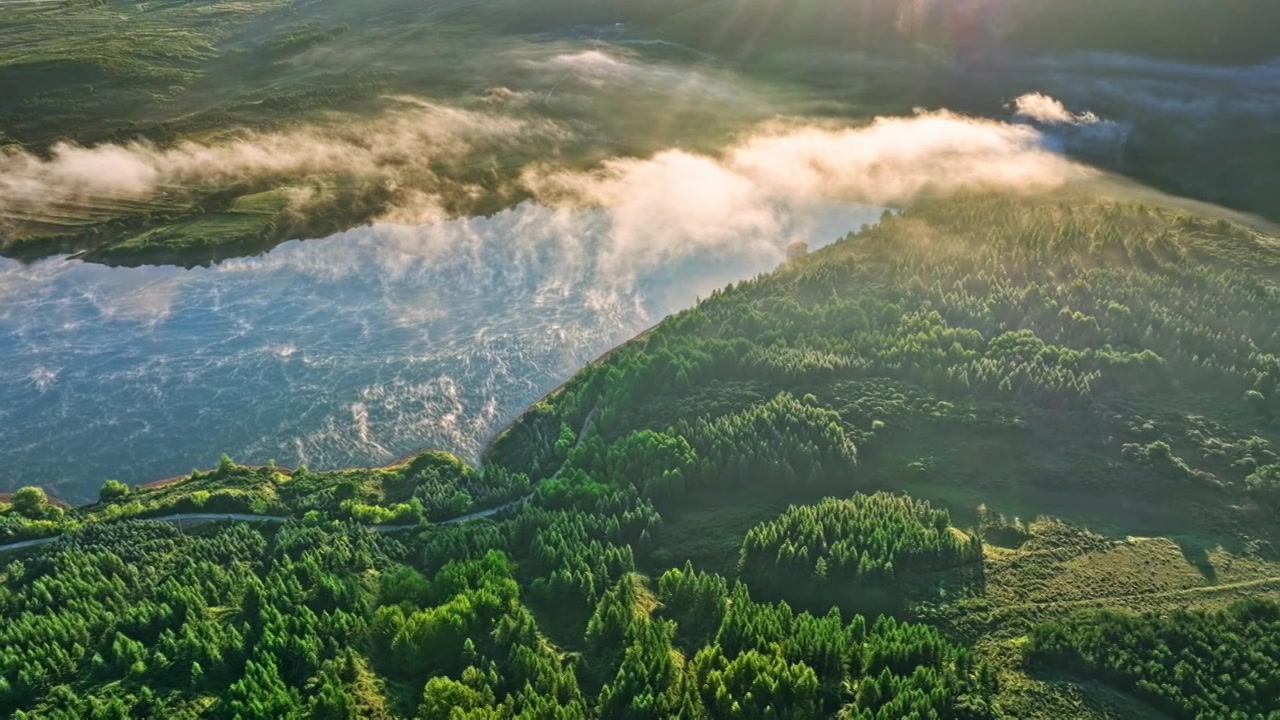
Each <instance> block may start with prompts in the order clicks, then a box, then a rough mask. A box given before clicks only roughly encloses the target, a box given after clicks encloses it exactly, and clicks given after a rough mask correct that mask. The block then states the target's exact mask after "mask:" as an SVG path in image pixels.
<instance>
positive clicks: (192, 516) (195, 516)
mask: <svg viewBox="0 0 1280 720" xmlns="http://www.w3.org/2000/svg"><path fill="white" fill-rule="evenodd" d="M599 409H600V408H599V406H596V407H593V408H591V412H590V413H587V417H586V419H585V420H583V421H582V428H581V429H580V430H579V431H578V437H577V441H576V442H574V445H573V447H574V448H577V447H578V446H579V445H581V444H582V440H583V438H585V437H586V435H587V431H588V430H589V429H590V428H591V426H592V423H594V422H595V418H596V413H597V411H598V410H599ZM401 462H403V461H402V460H398V461H396V463H393V464H392V465H390V466H388V467H393V466H394V465H395V464H398V463H401ZM568 464H569V460H568V458H565V461H564V462H563V463H561V464H560V467H559V468H557V469H556V471H555V473H553V474H552V475H551V477H553V478H555V477H559V476H560V473H562V472H564V469H565V466H566V465H568ZM159 482H161V483H163V482H167V481H159ZM535 492H536V490H535ZM532 497H533V492H530V493H529V494H528V495H523V496H521V497H518V498H516V499H515V500H512V501H510V502H506V503H503V504H501V505H498V506H497V507H491V508H487V509H485V510H477V511H475V512H470V513H467V514H465V515H459V516H457V517H452V518H449V519H448V520H440V521H437V522H433V523H431V525H457V524H459V523H464V522H470V521H472V520H480V519H482V518H487V517H493V516H494V515H497V514H498V513H500V512H502V511H503V510H508V509H511V508H513V507H517V506H519V505H521V504H523V503H525V502H527V501H528V500H529V498H532ZM125 519H136V520H149V521H151V522H163V523H173V524H175V525H182V524H184V523H202V522H217V521H226V522H249V523H283V522H286V521H288V520H293V519H296V518H293V517H292V516H289V515H251V514H248V513H177V514H174V515H162V516H160V517H149V518H122V520H125ZM364 527H365V528H366V529H367V530H369V531H371V532H377V533H393V532H404V531H406V530H413V529H415V528H418V527H422V526H420V525H416V524H414V525H365V526H364ZM62 536H63V533H60V534H58V535H53V536H50V537H44V538H36V539H34V540H22V541H19V542H14V543H9V544H7V545H0V553H5V552H12V551H14V550H23V549H26V548H33V547H39V546H41V545H48V544H49V543H52V542H54V541H56V540H58V539H59V538H61V537H62Z"/></svg>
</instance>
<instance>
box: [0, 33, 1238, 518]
mask: <svg viewBox="0 0 1280 720" xmlns="http://www.w3.org/2000/svg"><path fill="white" fill-rule="evenodd" d="M341 47H343V48H346V47H348V46H347V45H344V46H341ZM350 47H351V48H352V50H353V52H355V51H356V50H358V48H357V47H356V46H355V45H350ZM337 49H338V48H337V46H320V47H316V48H313V49H310V50H307V51H306V52H304V53H303V54H302V55H301V56H299V60H298V61H299V62H301V61H302V60H307V61H308V62H309V61H315V62H316V63H317V64H318V65H319V66H325V67H327V66H329V65H331V64H332V63H335V62H338V61H339V60H340V59H341V58H340V57H339V56H340V55H341V56H342V57H346V58H347V60H348V61H349V62H356V61H358V60H359V55H358V54H356V55H343V54H341V53H338V52H337ZM463 49H465V48H464V47H463V46H462V45H456V46H449V47H447V48H445V49H444V50H443V52H446V54H449V53H452V54H449V55H448V56H449V57H454V55H458V56H459V57H461V56H463V55H466V58H467V59H466V60H465V62H462V61H460V63H461V64H459V65H458V66H457V67H456V68H451V69H452V70H454V72H452V73H450V74H448V77H447V78H445V73H444V70H442V69H441V68H440V67H426V66H424V67H423V68H422V71H421V73H419V74H418V75H415V76H414V77H415V79H416V80H415V82H408V81H406V82H404V83H402V84H403V85H404V86H403V87H399V86H398V87H396V88H394V90H395V91H394V92H384V93H382V94H380V95H379V96H378V98H377V100H376V102H373V103H371V105H370V106H369V107H364V108H362V109H361V111H360V112H358V113H355V112H348V111H345V110H344V111H336V110H335V111H329V112H324V113H318V114H314V113H313V114H300V115H299V116H298V117H297V118H289V119H288V120H287V121H282V122H272V123H268V124H265V125H263V126H256V127H231V128H222V129H220V130H219V131H217V132H208V133H201V134H197V135H192V136H189V137H184V138H179V139H176V140H171V141H165V142H160V141H144V140H133V141H128V140H126V141H119V142H99V143H91V144H86V145H80V144H76V143H73V142H70V141H63V142H61V143H59V144H54V145H50V146H49V147H45V148H15V147H9V148H8V149H5V150H0V239H3V238H2V236H3V234H4V232H5V228H6V226H5V223H6V222H7V223H10V224H11V226H12V224H14V223H23V222H31V221H32V219H33V218H35V219H43V221H45V222H62V221H64V219H65V217H67V216H70V215H75V214H77V213H79V214H82V215H83V214H93V213H99V214H105V215H109V214H110V213H111V212H113V208H114V204H116V203H126V204H127V203H140V204H146V203H151V202H154V203H158V204H161V203H166V202H169V201H171V200H173V199H174V198H181V197H190V198H195V199H199V198H200V197H201V196H202V194H209V193H217V192H220V191H227V192H231V193H232V194H234V193H248V192H258V191H261V190H269V189H285V190H287V191H288V193H289V196H290V197H291V198H292V202H293V208H292V209H293V212H296V213H301V214H322V213H329V212H333V209H332V208H333V206H334V203H332V202H331V198H332V197H333V196H334V195H335V194H336V193H339V192H341V191H342V188H344V187H350V186H358V187H376V188H378V189H379V190H380V192H377V193H372V194H370V195H369V196H370V197H373V198H376V199H377V202H378V205H377V206H375V207H367V208H364V211H363V212H361V213H356V214H353V215H351V216H350V217H335V219H334V222H333V223H332V224H333V228H332V229H333V230H335V231H337V232H333V233H329V232H325V233H323V234H324V235H328V237H322V238H319V239H305V238H299V239H297V240H296V241H292V242H284V243H283V244H282V245H280V246H279V247H277V248H275V249H274V250H272V251H270V252H267V253H265V254H262V255H260V256H256V257H243V258H238V259H230V260H225V261H223V262H221V263H220V264H218V265H214V266H211V267H199V268H194V269H192V270H183V269H179V268H175V267H142V268H128V269H126V268H107V267H103V266H97V265H93V264H87V263H82V262H78V261H67V260H65V259H64V258H51V259H48V260H45V261H41V262H35V263H31V264H20V263H17V262H13V261H7V260H0V489H9V488H12V487H14V486H17V485H19V484H28V483H41V484H46V485H48V486H50V487H51V488H52V489H54V490H55V491H56V492H58V493H59V494H60V495H63V496H64V497H67V498H69V499H73V500H75V499H86V498H88V497H91V495H92V493H93V492H94V491H95V490H96V488H97V486H98V484H99V483H100V482H101V481H102V480H103V479H104V478H106V477H119V478H121V479H124V480H128V481H133V482H137V481H145V480H150V479H153V478H156V477H162V476H166V475H172V474H175V473H180V472H184V471H186V470H188V469H190V467H191V466H192V465H210V464H213V463H214V462H216V460H217V456H218V454H220V453H222V452H228V453H230V454H231V455H233V456H234V457H236V458H237V459H241V460H244V461H253V462H257V461H265V460H267V459H272V458H274V459H276V460H278V461H279V462H281V463H282V464H286V465H292V464H296V463H306V464H308V465H310V466H312V467H338V466H346V465H357V464H368V463H377V462H383V461H387V460H390V459H392V458H393V457H395V456H397V455H400V454H403V453H407V452H410V451H414V450H418V449H422V448H426V447H443V448H446V449H450V450H453V451H455V452H457V453H459V454H461V455H464V456H467V457H470V458H475V457H476V456H477V454H478V453H479V451H480V449H481V447H483V444H484V442H485V441H486V440H487V439H488V438H489V437H491V435H492V434H493V433H494V432H496V431H497V430H498V429H500V427H501V426H502V425H503V424H504V423H505V422H507V421H508V420H510V419H511V418H512V417H514V415H515V414H516V413H518V412H519V411H520V410H522V409H523V408H524V407H525V406H527V404H528V403H530V402H532V401H534V400H536V399H537V398H538V397H539V396H540V395H542V394H543V393H544V392H546V391H547V390H549V389H550V388H552V387H554V386H555V385H556V384H558V383H559V382H561V381H563V380H564V379H565V378H566V377H568V376H569V375H570V374H571V373H572V372H574V371H575V370H576V369H578V368H579V367H581V365H582V364H583V363H584V362H586V361H588V360H590V359H591V358H593V357H595V356H596V355H598V354H599V353H601V352H603V351H604V350H606V349H608V348H609V347H612V346H613V345H616V344H617V343H619V342H622V341H624V340H626V339H627V338H629V337H631V336H633V335H634V334H635V333H636V332H638V331H640V330H642V329H643V328H645V327H647V326H648V325H651V324H652V323H654V322H657V321H658V320H660V319H661V318H662V317H663V316H664V315H665V314H667V313H669V312H673V311H676V310H679V309H681V308H683V307H687V306H689V305H690V304H691V303H692V302H694V301H695V299H696V298H697V297H699V296H705V295H706V294H708V293H709V292H711V291H712V290H713V289H715V288H717V287H721V286H723V285H724V284H725V283H727V282H731V281H735V280H739V279H742V278H744V277H750V276H752V275H755V274H757V273H759V272H762V271H767V270H769V269H772V268H774V267H776V266H777V264H778V263H779V262H780V260H781V259H782V257H783V255H784V252H785V251H784V248H785V246H786V245H787V243H788V242H790V241H791V240H797V239H799V240H804V241H806V242H808V243H810V245H812V246H821V245H823V244H825V243H828V242H831V241H833V240H835V239H836V238H839V237H841V236H843V235H845V234H846V233H847V232H849V231H850V230H853V229H856V228H857V227H859V226H860V225H862V224H864V223H870V222H874V221H875V218H877V217H879V216H880V214H881V213H882V212H883V210H884V209H885V208H887V207H890V208H891V207H897V206H902V205H907V204H910V203H911V202H913V201H915V200H917V199H919V198H923V197H937V196H948V195H954V194H962V193H968V192H973V191H983V190H985V191H993V192H1002V193H1034V192H1045V191H1054V190H1056V189H1059V188H1064V187H1068V186H1072V185H1075V184H1079V183H1087V184H1090V185H1091V186H1093V185H1096V184H1097V182H1098V180H1105V181H1106V182H1111V181H1110V180H1109V179H1108V178H1107V175H1106V174H1105V173H1103V172H1102V171H1100V170H1097V169H1094V168H1093V167H1090V166H1089V165H1087V164H1083V163H1082V162H1080V161H1079V159H1078V158H1080V157H1086V158H1089V159H1101V160H1105V161H1108V162H1110V161H1111V160H1112V159H1116V162H1117V163H1119V162H1120V161H1122V160H1124V159H1125V158H1127V157H1128V156H1129V155H1130V154H1131V153H1133V152H1134V148H1138V149H1139V150H1141V149H1142V148H1144V147H1146V146H1144V144H1143V143H1144V142H1148V141H1147V140H1146V139H1145V138H1147V137H1149V135H1148V133H1149V128H1150V127H1152V125H1151V123H1152V120H1151V119H1150V118H1151V115H1150V112H1149V111H1143V113H1145V114H1140V113H1138V111H1137V110H1133V109H1132V108H1133V107H1134V106H1126V105H1124V104H1123V103H1121V102H1119V101H1118V100H1117V98H1119V97H1120V96H1121V95H1122V94H1123V91H1124V90H1125V89H1126V88H1129V89H1134V90H1135V92H1136V91H1137V90H1139V89H1140V90H1141V91H1142V92H1141V93H1138V94H1135V97H1139V96H1141V97H1147V96H1150V95H1152V94H1156V95H1159V88H1160V87H1161V85H1160V83H1168V82H1170V81H1169V80H1168V79H1167V78H1166V79H1163V80H1158V79H1155V78H1157V77H1165V76H1164V75H1161V73H1164V71H1165V68H1163V67H1161V68H1160V69H1159V70H1158V71H1157V70H1155V69H1151V68H1146V67H1142V68H1137V69H1130V70H1126V72H1127V73H1130V74H1131V75H1132V76H1134V77H1138V79H1136V80H1117V83H1118V84H1117V85H1116V86H1115V87H1109V88H1107V91H1106V92H1103V91H1102V90H1100V89H1099V87H1098V86H1096V85H1095V84H1093V83H1092V81H1086V80H1085V79H1082V78H1083V76H1084V75H1087V73H1086V71H1085V70H1082V69H1081V67H1082V66H1078V65H1053V64H1051V63H1049V62H1048V61H1044V62H1040V63H1039V64H1036V65H1035V73H1038V74H1037V75H1035V77H1036V78H1037V80H1036V81H1035V82H1031V81H1020V82H1016V83H1014V82H1010V83H1008V84H1007V90H1001V91H1000V93H998V94H996V95H995V96H993V97H992V98H990V99H989V100H990V101H989V102H987V100H982V101H981V102H979V101H974V102H973V103H972V104H970V105H963V106H962V107H963V111H961V110H957V109H955V107H956V106H955V105H952V108H953V109H950V110H948V109H945V108H946V107H947V106H948V103H944V102H931V100H933V99H935V98H934V97H933V96H932V95H931V94H930V92H929V91H927V90H920V91H917V90H913V91H911V92H909V93H904V94H901V95H895V101H894V102H888V103H886V102H883V100H882V98H881V99H877V98H876V97H875V96H876V94H877V91H875V90H874V88H875V87H879V86H877V85H875V83H880V84H881V85H883V86H885V87H889V88H890V90H891V91H892V92H893V93H897V92H898V91H899V90H901V89H902V87H908V86H911V85H912V83H910V82H905V81H904V82H903V84H902V85H897V84H895V83H897V82H898V81H899V80H901V79H902V78H901V77H898V76H896V75H894V73H896V72H898V69H896V68H897V66H896V65H894V64H893V63H892V62H887V61H886V62H882V61H877V60H872V59H866V58H863V59H859V58H856V57H853V56H849V57H845V58H841V59H840V60H839V63H835V64H829V65H827V66H818V65H806V66H805V72H804V73H800V74H801V75H805V76H806V79H805V80H797V79H796V77H795V76H794V75H786V74H781V73H773V74H772V75H771V74H770V73H769V72H764V71H760V72H758V73H757V74H752V73H750V72H748V71H747V69H744V68H742V67H735V66H733V65H730V64H727V63H723V62H719V61H716V60H714V59H707V58H705V57H703V56H700V55H698V54H697V53H694V52H693V51H688V50H687V49H681V48H674V49H672V48H669V47H666V46H662V45H657V46H652V47H651V46H648V45H643V44H640V43H631V44H625V43H623V42H622V41H618V42H615V43H606V42H598V41H589V42H588V41H581V40H575V39H564V38H558V39H548V40H543V41H540V42H534V41H531V40H527V39H526V40H519V41H514V40H513V41H509V42H503V43H498V44H493V43H490V44H487V45H484V46H482V47H481V48H479V49H478V50H477V51H476V52H474V53H470V54H467V53H463V52H462V50H463ZM369 52H372V49H370V50H369ZM406 52H408V51H406ZM386 54H388V55H390V56H391V60H387V61H386V62H400V63H402V65H403V68H402V72H406V73H407V72H408V68H411V66H412V63H410V62H409V60H411V59H412V58H415V57H419V55H420V53H419V54H418V55H412V57H410V56H405V57H404V58H399V59H397V57H398V56H397V53H396V51H395V50H394V49H392V50H388V53H386ZM352 58H355V59H354V60H353V59H352ZM1091 62H1092V61H1091ZM1086 65H1087V63H1086ZM822 67H826V70H825V71H823V70H822ZM755 69H756V70H758V71H759V70H760V68H759V67H757V68H755ZM766 69H767V68H766ZM810 71H812V72H810ZM824 73H825V74H824ZM437 76H439V77H437ZM422 78H427V79H425V80H424V79H422ZM441 78H444V79H441ZM446 80H447V83H446V82H445V81H446ZM1205 82H1207V83H1209V84H1211V85H1217V86H1222V87H1226V88H1236V87H1238V85H1231V84H1230V83H1228V82H1227V81H1226V80H1224V79H1223V78H1222V77H1220V76H1214V77H1213V78H1211V79H1208V80H1205ZM1251 82H1252V81H1251ZM432 83H436V85H435V86H433V85H432ZM446 84H447V89H446ZM868 88H872V89H868ZM435 90H438V92H436V91H435ZM1226 92H1228V91H1227V90H1221V93H1226ZM1230 92H1233V93H1234V92H1235V90H1230ZM912 93H914V94H912ZM1170 95H1172V93H1170ZM1178 97H1182V96H1181V95H1179V96H1178ZM1233 97H1234V96H1233ZM1224 102H1225V100H1224ZM913 105H921V106H922V108H923V109H919V110H913V109H912V106H913ZM2 131H3V128H0V132H2ZM1073 158H1074V159H1073ZM1108 187H1115V188H1119V191H1122V192H1130V193H1131V196H1133V197H1138V196H1141V197H1142V198H1144V199H1150V198H1155V199H1156V200H1157V201H1158V200H1159V199H1160V197H1159V196H1158V195H1154V194H1152V193H1146V194H1140V193H1138V192H1137V191H1136V190H1133V189H1132V188H1126V187H1124V186H1122V185H1120V184H1118V183H1114V184H1113V185H1109V186H1108ZM476 208H483V212H477V211H476V210H475V209H476ZM95 217H97V215H95ZM282 239H287V238H282ZM0 244H2V243H0ZM68 457H74V458H76V460H75V462H74V463H67V462H66V461H65V458H68Z"/></svg>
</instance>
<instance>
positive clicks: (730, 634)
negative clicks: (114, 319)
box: [0, 488, 996, 720]
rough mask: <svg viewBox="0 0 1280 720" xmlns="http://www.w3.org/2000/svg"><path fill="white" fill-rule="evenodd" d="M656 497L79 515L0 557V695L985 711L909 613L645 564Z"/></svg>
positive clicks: (307, 709)
mask: <svg viewBox="0 0 1280 720" xmlns="http://www.w3.org/2000/svg"><path fill="white" fill-rule="evenodd" d="M555 502H560V500H555V501H552V504H554V503H555ZM657 521H658V518H657V515H656V512H655V511H653V509H652V507H651V506H649V505H648V503H647V501H645V500H643V499H641V498H639V496H638V495H637V494H636V493H635V492H634V491H633V490H632V491H622V490H620V489H617V488H612V489H610V490H608V491H607V492H605V493H604V494H602V496H601V497H599V498H597V500H596V501H595V504H594V505H588V506H586V507H575V508H573V509H554V508H552V507H550V506H548V505H547V504H542V503H535V504H534V505H531V506H529V507H527V508H526V509H524V510H522V511H521V513H520V514H519V515H518V516H517V517H516V518H515V519H512V520H507V521H503V522H501V523H494V522H489V521H484V522H480V523H476V524H474V525H471V526H466V525H464V526H456V527H441V528H431V529H427V530H423V531H422V535H420V536H418V537H414V538H411V539H408V540H403V541H402V540H396V539H394V538H393V537H391V536H387V535H382V534H378V533H373V532H370V531H368V530H367V529H365V528H362V527H359V526H356V525H352V524H336V523H330V524H320V525H307V524H302V523H288V524H285V525H283V526H281V527H278V528H277V527H270V528H255V527H251V526H249V525H245V524H239V525H230V526H225V527H222V528H215V529H213V530H209V531H206V532H202V533H196V534H184V533H182V532H180V531H179V530H177V529H175V528H173V527H170V526H166V525H162V524H158V523H148V522H145V521H130V522H121V523H112V524H106V525H102V526H97V527H93V528H89V529H85V530H81V531H79V532H76V533H72V534H70V535H68V536H66V537H64V538H63V539H61V540H59V541H58V542H57V543H55V544H54V545H53V546H52V548H51V549H49V550H47V551H44V552H42V553H40V554H38V555H35V556H34V557H30V558H27V559H25V560H20V561H14V562H11V563H10V564H9V565H8V566H7V567H5V568H4V570H3V575H0V581H2V582H0V612H2V613H3V614H4V616H5V617H6V619H7V620H6V623H5V624H4V625H3V627H2V628H0V713H3V714H5V715H6V716H12V717H15V718H36V717H39V718H127V717H139V716H165V717H172V718H187V717H191V718H194V717H227V718H233V717H236V718H246V719H248V718H263V719H264V720H265V719H266V718H290V717H299V718H300V717H317V718H350V717H364V716H373V717H377V716H390V715H401V716H405V715H412V716H416V717H423V718H454V717H459V715H457V713H458V712H459V711H461V712H462V713H463V714H462V715H461V717H466V718H498V717H528V718H534V717H538V718H545V717H559V718H579V717H586V716H600V717H610V718H615V717H616V718H655V719H661V718H669V717H675V716H679V717H689V718H708V719H710V718H762V719H763V718H784V717H785V718H811V717H815V716H819V715H834V714H837V713H840V714H841V716H842V717H851V718H898V717H907V716H911V715H912V714H915V715H917V716H920V717H928V716H934V715H936V716H945V717H957V718H960V717H965V718H980V717H990V716H991V707H990V698H991V696H992V694H993V693H994V692H995V690H996V686H995V679H994V674H993V672H992V671H991V669H990V668H989V667H987V666H985V665H983V664H981V663H978V662H977V661H976V660H974V659H973V657H972V655H971V652H970V651H969V650H967V649H964V648H961V647H957V646H955V645H953V644H951V643H950V642H948V641H946V640H945V639H944V638H943V637H942V636H941V635H940V634H939V633H938V632H937V631H936V630H933V629H931V628H928V627H924V626H917V625H909V624H900V623H896V622H893V621H891V620H887V619H883V620H880V621H877V622H875V623H868V622H867V621H866V620H864V619H863V618H862V617H860V616H855V617H852V618H849V619H844V618H842V617H841V615H840V613H839V612H838V611H835V610H833V611H832V612H830V613H828V614H827V615H825V616H821V617H818V616H813V615H809V614H807V613H796V612H794V611H792V610H791V608H789V607H788V606H787V605H786V604H784V603H779V604H769V603H759V602H757V601H755V600H753V599H752V598H751V596H750V594H749V592H748V590H747V588H746V586H745V585H742V584H741V583H730V582H729V581H728V580H726V579H725V578H723V577H720V576H716V575H707V574H704V573H699V572H697V571H696V570H694V569H693V568H692V566H686V567H685V568H684V569H676V570H671V571H669V572H667V573H665V574H664V575H662V576H661V577H660V578H659V579H658V581H657V582H656V583H655V584H654V587H653V588H651V587H650V585H649V583H648V581H646V580H645V579H644V578H642V577H641V576H639V575H637V574H635V572H634V567H635V564H634V562H635V561H634V558H633V556H632V553H633V550H632V548H633V546H642V543H641V537H642V536H644V535H646V534H648V533H649V532H650V531H656V523H657ZM445 553H449V554H450V556H449V558H448V559H447V560H445V559H444V558H443V557H441V556H442V555H444V554H445ZM530 577H532V578H534V579H533V581H532V582H530V581H529V578H530ZM535 613H536V614H535ZM544 619H546V621H547V622H550V623H551V626H553V627H554V628H555V629H556V633H557V635H552V634H549V633H548V632H547V631H546V630H545V629H544V627H543V624H542V622H543V620H544ZM564 633H569V634H570V635H573V634H576V633H581V634H580V635H578V636H577V639H575V638H573V637H571V636H570V637H566V636H565V635H564ZM556 640H562V641H563V640H567V641H568V642H570V643H571V644H573V645H575V646H578V647H581V648H582V653H581V654H580V655H578V656H569V655H565V654H564V653H563V652H562V651H561V650H559V649H558V648H557V646H556V644H555V641H556ZM575 658H576V659H575ZM388 687H391V688H398V689H400V690H397V691H396V692H389V691H387V690H386V688H388ZM404 689H409V690H410V691H411V692H410V693H409V694H408V695H406V693H405V692H404Z"/></svg>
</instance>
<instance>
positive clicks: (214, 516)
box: [0, 496, 528, 553]
mask: <svg viewBox="0 0 1280 720" xmlns="http://www.w3.org/2000/svg"><path fill="white" fill-rule="evenodd" d="M527 499H528V496H526V497H521V498H517V499H516V500H513V501H511V502H509V503H504V504H502V505H499V506H497V507H492V508H488V509H486V510H477V511H476V512H472V513H467V514H466V515H459V516H458V517H454V518H449V519H448V520H440V521H439V522H434V523H431V524H432V525H456V524H458V523H464V522H468V521H470V520H479V519H481V518H487V517H492V516H494V515H497V514H498V513H500V512H502V511H503V510H506V509H508V508H511V507H514V506H515V505H517V504H519V503H522V502H524V501H525V500H527ZM126 519H133V520H141V521H150V522H162V523H172V524H174V525H182V524H184V523H205V522H218V521H223V522H248V523H283V522H287V521H289V520H296V519H297V518H294V517H291V516H289V515H250V514H247V513H178V514H176V515H163V516H161V517H148V518H122V520H126ZM364 527H365V529H367V530H369V531H371V532H377V533H394V532H404V531H406V530H413V529H415V528H418V527H423V526H420V525H365V526H364ZM428 527H429V526H428ZM61 537H62V534H59V535H53V536H51V537H44V538H36V539H34V540H22V541H20V542H15V543H9V544H8V545H0V553H4V552H10V551H13V550H22V549H25V548H32V547H39V546H40V545H48V544H49V543H51V542H54V541H56V540H58V539H59V538H61Z"/></svg>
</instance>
